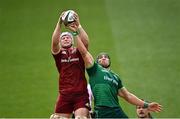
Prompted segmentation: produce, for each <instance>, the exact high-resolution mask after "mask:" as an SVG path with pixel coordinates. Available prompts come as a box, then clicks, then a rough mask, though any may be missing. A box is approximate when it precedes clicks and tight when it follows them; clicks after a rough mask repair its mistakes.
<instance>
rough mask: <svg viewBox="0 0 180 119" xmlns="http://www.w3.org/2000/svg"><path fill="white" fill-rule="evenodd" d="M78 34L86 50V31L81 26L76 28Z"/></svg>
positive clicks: (87, 40) (87, 42) (87, 39)
mask: <svg viewBox="0 0 180 119" xmlns="http://www.w3.org/2000/svg"><path fill="white" fill-rule="evenodd" d="M78 32H79V36H80V38H81V41H82V42H83V44H84V46H85V47H86V48H88V44H89V37H88V35H87V33H86V31H85V30H84V29H83V28H82V26H81V25H79V27H78Z"/></svg>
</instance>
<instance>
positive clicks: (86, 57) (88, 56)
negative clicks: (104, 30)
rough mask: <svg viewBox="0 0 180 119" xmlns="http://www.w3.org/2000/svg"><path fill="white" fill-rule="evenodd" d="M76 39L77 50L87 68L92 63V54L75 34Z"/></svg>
mask: <svg viewBox="0 0 180 119" xmlns="http://www.w3.org/2000/svg"><path fill="white" fill-rule="evenodd" d="M75 38H76V41H77V48H78V50H79V52H80V53H81V56H82V58H83V60H84V63H85V67H86V68H89V67H91V66H92V65H93V64H94V59H93V57H92V55H91V54H90V53H89V52H88V50H87V48H86V47H85V46H84V44H83V42H82V41H81V39H80V37H79V36H78V35H77V36H75Z"/></svg>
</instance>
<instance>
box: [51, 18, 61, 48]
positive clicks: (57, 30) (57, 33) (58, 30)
mask: <svg viewBox="0 0 180 119" xmlns="http://www.w3.org/2000/svg"><path fill="white" fill-rule="evenodd" d="M60 34H61V28H60V23H59V21H58V23H57V24H56V27H55V29H54V32H53V35H52V43H53V44H55V45H57V44H58V43H59V37H60Z"/></svg>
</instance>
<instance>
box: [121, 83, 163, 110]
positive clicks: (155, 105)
mask: <svg viewBox="0 0 180 119" xmlns="http://www.w3.org/2000/svg"><path fill="white" fill-rule="evenodd" d="M118 94H119V96H121V97H122V98H124V99H125V100H126V101H127V102H129V103H130V104H133V105H136V106H141V107H146V108H148V109H149V110H150V111H152V112H160V111H161V107H162V106H161V105H160V104H158V103H157V102H151V103H147V102H145V101H143V100H141V99H139V98H138V97H136V96H135V95H134V94H132V93H130V92H129V91H128V90H127V89H126V88H125V87H123V88H121V89H119V92H118Z"/></svg>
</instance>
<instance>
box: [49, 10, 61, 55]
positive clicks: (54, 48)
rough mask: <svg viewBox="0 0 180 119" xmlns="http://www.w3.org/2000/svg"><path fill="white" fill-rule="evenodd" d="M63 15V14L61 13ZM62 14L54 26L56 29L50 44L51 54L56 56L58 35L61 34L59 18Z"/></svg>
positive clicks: (58, 45) (58, 47)
mask: <svg viewBox="0 0 180 119" xmlns="http://www.w3.org/2000/svg"><path fill="white" fill-rule="evenodd" d="M63 13H64V12H63ZM63 13H62V14H61V15H60V18H59V20H58V22H57V24H56V27H55V29H54V32H53V34H52V42H51V52H52V53H53V54H58V53H59V51H60V44H59V43H60V34H61V26H62V19H61V16H62V15H63Z"/></svg>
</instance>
